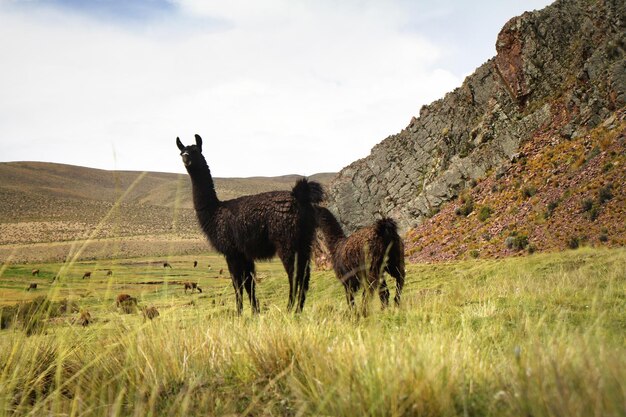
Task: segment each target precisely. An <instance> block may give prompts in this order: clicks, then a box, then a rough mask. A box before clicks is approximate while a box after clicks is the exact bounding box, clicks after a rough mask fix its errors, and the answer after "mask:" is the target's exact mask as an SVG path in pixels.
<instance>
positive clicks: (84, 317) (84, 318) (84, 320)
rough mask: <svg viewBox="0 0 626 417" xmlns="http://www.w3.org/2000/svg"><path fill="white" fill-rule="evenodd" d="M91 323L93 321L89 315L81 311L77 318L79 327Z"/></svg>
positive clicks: (85, 311)
mask: <svg viewBox="0 0 626 417" xmlns="http://www.w3.org/2000/svg"><path fill="white" fill-rule="evenodd" d="M92 321H93V320H92V319H91V314H90V313H89V311H87V310H81V311H80V315H79V316H78V323H79V324H80V325H81V326H83V327H86V326H88V325H89V323H91V322H92Z"/></svg>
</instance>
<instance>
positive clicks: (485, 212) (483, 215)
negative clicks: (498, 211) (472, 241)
mask: <svg viewBox="0 0 626 417" xmlns="http://www.w3.org/2000/svg"><path fill="white" fill-rule="evenodd" d="M491 213H492V210H491V207H489V206H482V207H481V208H480V211H479V212H478V220H480V221H481V222H484V221H486V220H487V219H488V218H489V217H491Z"/></svg>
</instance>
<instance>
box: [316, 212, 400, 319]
mask: <svg viewBox="0 0 626 417" xmlns="http://www.w3.org/2000/svg"><path fill="white" fill-rule="evenodd" d="M316 211H317V216H318V222H319V225H320V229H321V231H322V235H323V236H324V241H325V243H326V246H328V250H329V251H330V253H331V259H332V264H333V269H334V270H335V274H336V275H337V278H338V279H339V280H340V281H341V283H342V284H343V286H344V288H345V290H346V300H347V301H348V305H349V306H350V307H351V308H352V307H354V294H355V293H356V292H357V291H358V290H359V288H360V287H361V283H364V285H365V287H366V288H364V297H363V313H364V314H365V313H367V305H368V301H369V299H370V298H371V295H372V294H373V292H374V291H375V290H376V289H377V288H378V289H379V296H380V301H381V303H382V305H383V308H385V307H387V305H388V304H389V289H388V288H387V282H386V281H385V278H384V273H385V272H386V273H388V274H389V275H391V276H392V277H394V278H395V279H396V296H395V297H394V301H395V303H396V305H398V306H399V305H400V297H401V295H402V287H403V286H404V243H403V242H402V239H401V238H400V236H399V235H398V227H397V225H396V222H395V221H394V220H393V219H390V218H383V219H380V220H378V221H376V222H375V223H374V224H373V225H371V226H366V227H363V228H361V229H358V230H357V231H356V232H354V233H352V234H351V235H350V236H348V237H346V235H345V233H344V232H343V230H342V228H341V225H340V224H339V222H338V221H337V219H336V218H335V216H333V214H332V213H331V212H330V211H329V210H328V209H326V208H324V207H318V208H317V209H316Z"/></svg>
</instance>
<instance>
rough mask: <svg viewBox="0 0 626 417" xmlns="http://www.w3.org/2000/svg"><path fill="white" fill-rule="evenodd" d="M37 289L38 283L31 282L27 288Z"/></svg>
mask: <svg viewBox="0 0 626 417" xmlns="http://www.w3.org/2000/svg"><path fill="white" fill-rule="evenodd" d="M36 289H37V283H36V282H31V283H30V284H28V288H26V291H30V290H36Z"/></svg>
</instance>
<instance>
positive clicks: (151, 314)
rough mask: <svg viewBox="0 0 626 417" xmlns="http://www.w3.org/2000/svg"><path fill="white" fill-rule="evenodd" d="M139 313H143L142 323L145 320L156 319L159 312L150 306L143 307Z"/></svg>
mask: <svg viewBox="0 0 626 417" xmlns="http://www.w3.org/2000/svg"><path fill="white" fill-rule="evenodd" d="M141 312H142V313H143V319H144V321H145V320H146V319H150V320H152V319H154V318H156V317H159V310H157V308H156V307H155V306H150V307H144V308H142V309H141Z"/></svg>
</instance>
